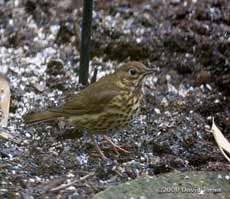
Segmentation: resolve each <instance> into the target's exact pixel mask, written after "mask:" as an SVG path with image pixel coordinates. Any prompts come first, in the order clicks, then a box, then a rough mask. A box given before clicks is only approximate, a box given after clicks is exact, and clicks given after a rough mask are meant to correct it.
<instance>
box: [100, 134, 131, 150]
mask: <svg viewBox="0 0 230 199" xmlns="http://www.w3.org/2000/svg"><path fill="white" fill-rule="evenodd" d="M103 138H104V139H105V140H106V141H107V142H108V143H109V144H110V145H112V147H113V149H114V151H115V152H116V153H117V154H119V151H120V152H123V153H129V151H127V150H125V149H123V148H121V147H119V146H118V145H116V144H115V143H114V142H112V140H110V139H109V137H108V136H106V135H103Z"/></svg>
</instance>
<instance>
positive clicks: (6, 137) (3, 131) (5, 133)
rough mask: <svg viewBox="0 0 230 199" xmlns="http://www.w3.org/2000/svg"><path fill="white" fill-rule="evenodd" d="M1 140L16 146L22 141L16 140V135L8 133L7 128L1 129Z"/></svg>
mask: <svg viewBox="0 0 230 199" xmlns="http://www.w3.org/2000/svg"><path fill="white" fill-rule="evenodd" d="M0 140H7V141H12V142H14V143H16V144H20V142H21V139H18V138H16V137H15V136H14V135H12V134H11V133H9V132H8V130H7V129H5V128H0Z"/></svg>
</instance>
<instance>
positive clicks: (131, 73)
mask: <svg viewBox="0 0 230 199" xmlns="http://www.w3.org/2000/svg"><path fill="white" fill-rule="evenodd" d="M129 75H130V76H136V75H137V71H136V70H135V69H129Z"/></svg>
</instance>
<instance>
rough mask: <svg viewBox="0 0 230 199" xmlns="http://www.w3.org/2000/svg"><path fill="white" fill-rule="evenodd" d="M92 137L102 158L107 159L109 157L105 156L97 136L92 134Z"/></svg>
mask: <svg viewBox="0 0 230 199" xmlns="http://www.w3.org/2000/svg"><path fill="white" fill-rule="evenodd" d="M91 139H92V141H93V143H94V145H95V147H96V150H97V152H98V153H99V154H100V157H101V159H102V160H107V159H108V158H107V157H106V156H105V154H104V153H103V151H102V150H101V148H100V146H99V145H98V143H97V140H96V138H95V136H94V135H91Z"/></svg>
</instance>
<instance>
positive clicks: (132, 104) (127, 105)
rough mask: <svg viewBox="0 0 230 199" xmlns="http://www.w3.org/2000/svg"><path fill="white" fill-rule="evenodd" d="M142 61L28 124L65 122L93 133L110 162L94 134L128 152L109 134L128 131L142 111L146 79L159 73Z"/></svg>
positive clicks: (31, 118)
mask: <svg viewBox="0 0 230 199" xmlns="http://www.w3.org/2000/svg"><path fill="white" fill-rule="evenodd" d="M155 70H156V68H147V67H146V66H145V65H143V64H142V63H140V62H135V61H133V62H128V63H126V64H124V65H122V66H121V67H120V68H119V69H118V70H117V71H115V72H114V73H113V74H110V75H107V76H105V77H103V78H101V79H100V80H98V81H97V82H95V83H93V84H91V85H89V86H88V87H87V88H85V89H84V90H82V91H80V92H79V93H78V94H76V95H74V96H73V97H72V98H71V99H70V100H69V101H68V102H66V103H65V104H64V105H63V106H61V107H59V108H54V109H50V110H48V111H46V112H41V113H35V114H27V115H26V116H25V117H24V120H25V122H26V123H28V124H30V123H36V122H42V121H48V120H56V119H58V120H64V121H67V122H68V123H70V124H71V125H73V126H74V127H77V128H80V129H84V130H86V131H87V132H88V134H90V136H91V138H92V140H93V142H94V144H95V146H96V149H97V151H98V152H99V154H100V155H101V157H102V158H103V159H106V157H105V155H104V154H103V152H102V150H101V149H100V147H99V145H98V144H97V141H96V139H95V136H94V134H102V136H103V138H104V139H106V140H107V141H108V142H109V143H110V144H111V145H112V146H113V147H114V149H115V150H116V151H117V150H120V151H123V152H127V151H126V150H124V149H122V148H120V147H119V146H117V145H116V144H115V143H113V142H112V141H111V140H110V139H109V138H108V137H107V136H106V135H105V134H106V133H109V132H115V131H117V130H118V129H121V128H124V127H125V126H127V124H128V123H129V122H130V121H131V120H132V119H133V117H134V116H135V115H136V114H137V113H138V111H139V109H140V104H141V101H142V99H143V93H142V85H143V82H144V81H143V80H144V78H145V77H146V76H147V75H149V74H152V73H153V72H155Z"/></svg>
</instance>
